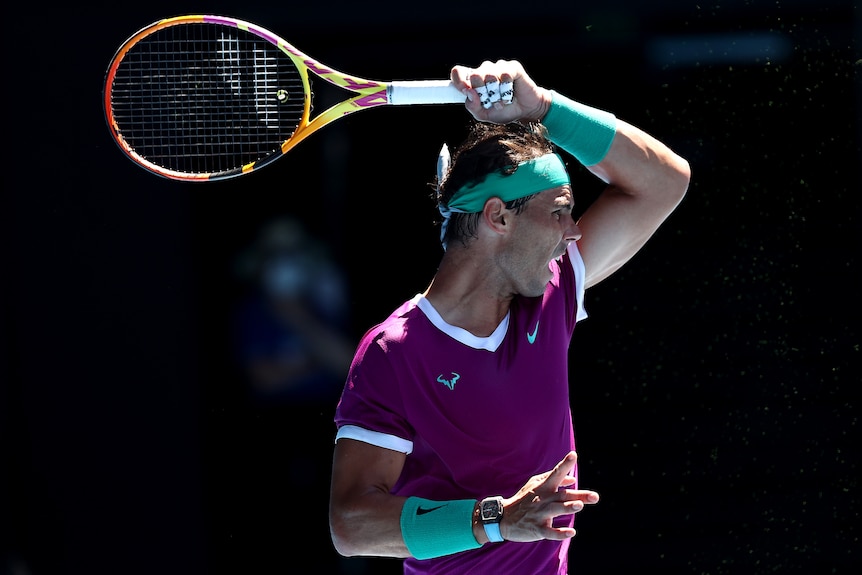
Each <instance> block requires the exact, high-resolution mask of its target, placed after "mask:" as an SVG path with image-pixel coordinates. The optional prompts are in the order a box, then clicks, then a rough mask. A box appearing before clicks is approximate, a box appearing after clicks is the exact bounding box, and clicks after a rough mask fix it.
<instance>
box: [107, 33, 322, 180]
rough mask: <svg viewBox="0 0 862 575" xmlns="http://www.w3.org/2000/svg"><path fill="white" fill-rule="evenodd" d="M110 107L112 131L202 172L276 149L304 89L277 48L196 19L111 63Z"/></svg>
mask: <svg viewBox="0 0 862 575" xmlns="http://www.w3.org/2000/svg"><path fill="white" fill-rule="evenodd" d="M111 107H112V113H113V116H114V121H115V124H116V126H117V130H118V132H119V133H120V135H121V136H122V138H123V139H124V140H125V142H126V144H127V145H128V146H129V147H130V148H131V149H132V150H134V152H135V153H136V154H138V155H139V156H141V157H142V158H144V159H145V160H146V161H149V162H151V163H153V164H156V165H158V166H161V167H163V168H166V169H169V170H173V171H177V172H186V173H194V174H210V173H219V172H227V171H233V170H236V169H239V168H241V167H243V166H246V165H248V164H250V163H254V162H259V161H261V160H263V159H265V158H267V157H269V156H273V155H274V154H278V153H280V152H281V145H282V144H283V143H284V142H285V141H286V140H288V139H289V138H290V137H291V135H292V134H293V133H294V131H295V130H296V128H297V126H298V125H299V123H300V122H301V120H302V117H303V113H304V109H305V90H304V87H303V82H302V76H301V75H300V73H299V70H298V69H297V68H296V66H295V65H294V64H293V62H292V61H291V60H290V58H289V57H287V56H286V55H285V54H284V53H283V52H281V50H279V49H278V48H277V47H276V46H274V45H272V44H271V43H269V42H266V41H264V40H262V39H261V38H259V37H257V36H255V35H253V34H251V33H248V32H246V31H244V30H241V29H239V28H233V27H229V26H224V25H220V24H209V23H199V24H188V25H182V26H171V27H168V28H164V29H162V30H158V31H156V32H154V33H153V34H150V35H149V36H146V37H145V38H143V39H142V40H141V41H139V42H138V43H137V44H135V45H134V46H132V47H131V48H130V49H129V51H128V53H127V54H126V55H125V57H124V59H123V60H122V62H121V63H120V65H119V67H118V68H117V71H116V74H115V77H114V80H113V83H112V87H111Z"/></svg>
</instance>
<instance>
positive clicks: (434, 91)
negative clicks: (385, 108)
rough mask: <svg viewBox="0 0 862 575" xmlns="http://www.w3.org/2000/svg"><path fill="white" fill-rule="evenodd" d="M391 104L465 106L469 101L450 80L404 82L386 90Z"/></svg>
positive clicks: (391, 85) (393, 84)
mask: <svg viewBox="0 0 862 575" xmlns="http://www.w3.org/2000/svg"><path fill="white" fill-rule="evenodd" d="M386 96H387V98H388V100H389V103H390V104H393V105H395V106H408V105H411V104H463V103H464V101H465V100H466V99H467V97H466V96H464V94H462V93H461V92H460V91H459V90H458V88H456V87H455V86H454V85H453V84H452V82H450V81H449V80H403V81H395V82H390V83H389V85H388V86H387V88H386Z"/></svg>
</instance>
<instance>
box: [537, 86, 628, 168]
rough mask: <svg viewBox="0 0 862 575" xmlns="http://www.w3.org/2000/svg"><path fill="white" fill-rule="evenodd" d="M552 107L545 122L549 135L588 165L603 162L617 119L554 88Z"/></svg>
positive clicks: (609, 146) (612, 138) (543, 121)
mask: <svg viewBox="0 0 862 575" xmlns="http://www.w3.org/2000/svg"><path fill="white" fill-rule="evenodd" d="M551 96H552V98H553V99H552V100H551V108H550V109H549V110H548V113H547V114H545V118H544V119H543V120H542V124H544V125H545V127H546V128H547V129H548V137H549V138H550V140H551V141H552V142H554V144H556V145H557V146H559V147H561V148H562V149H564V150H565V151H567V152H568V153H570V154H571V155H573V156H574V157H575V158H577V160H578V161H579V162H580V163H582V164H583V165H585V166H592V165H594V164H598V163H599V162H601V161H602V160H603V159H604V157H605V156H606V155H607V153H608V150H610V148H611V143H612V142H613V141H614V136H616V133H617V118H616V116H614V115H613V114H611V113H610V112H605V111H603V110H599V109H597V108H591V107H589V106H586V105H584V104H581V103H579V102H575V101H573V100H570V99H569V98H567V97H565V96H563V95H562V94H559V93H558V92H555V91H553V90H552V91H551Z"/></svg>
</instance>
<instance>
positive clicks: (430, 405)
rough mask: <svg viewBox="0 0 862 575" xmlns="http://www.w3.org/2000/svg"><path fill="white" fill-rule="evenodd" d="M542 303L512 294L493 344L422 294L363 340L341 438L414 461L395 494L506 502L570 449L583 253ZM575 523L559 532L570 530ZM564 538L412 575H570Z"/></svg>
mask: <svg viewBox="0 0 862 575" xmlns="http://www.w3.org/2000/svg"><path fill="white" fill-rule="evenodd" d="M551 268H552V269H553V271H554V277H553V279H552V280H551V282H550V283H549V284H548V286H547V287H546V289H545V293H544V295H543V296H542V297H535V298H526V297H516V298H515V299H514V300H513V301H512V305H511V308H510V311H509V315H508V316H507V317H506V319H504V321H503V322H502V323H501V324H500V326H499V327H498V328H497V330H496V331H495V332H494V333H493V334H492V335H491V336H490V337H487V338H480V337H476V336H474V335H472V334H470V333H468V332H466V331H464V330H462V329H460V328H457V327H454V326H451V325H448V324H446V323H445V322H444V321H443V319H442V318H441V317H440V316H439V314H437V312H436V311H435V310H434V308H433V307H432V306H431V305H430V304H429V303H428V301H427V300H425V298H424V297H422V296H421V295H417V296H415V297H414V298H413V299H411V300H409V301H407V302H405V303H404V304H403V305H401V307H399V308H398V309H397V310H395V311H394V312H393V313H392V314H391V315H390V316H389V317H388V318H386V320H385V321H383V322H382V323H380V324H379V325H377V326H375V327H373V328H372V329H370V330H369V331H368V332H367V333H366V334H365V335H364V336H363V338H362V340H361V341H360V344H359V347H358V350H357V353H356V356H355V358H354V360H353V365H352V366H351V368H350V372H349V374H348V377H347V382H346V385H345V388H344V391H343V393H342V396H341V400H340V401H339V403H338V407H337V409H336V414H335V423H336V426H337V427H338V435H337V439H336V441H337V440H338V439H340V438H342V437H349V438H352V439H358V440H361V441H365V442H368V443H372V444H374V445H378V446H381V447H386V448H388V449H394V450H397V451H401V452H403V453H406V454H407V459H406V462H405V465H404V469H403V471H402V473H401V477H400V479H399V480H398V482H397V483H396V484H395V486H394V487H393V489H392V493H394V494H396V495H401V496H410V495H415V496H418V497H424V498H426V499H432V500H449V499H482V498H484V497H487V496H490V495H502V496H504V497H510V496H512V495H513V494H515V493H516V492H517V491H518V489H520V488H521V487H522V486H523V485H524V483H526V481H527V480H528V479H529V478H530V477H532V476H533V475H536V474H539V473H544V472H546V471H548V470H550V469H552V468H553V467H554V466H555V465H556V464H557V463H559V461H560V460H561V459H562V458H563V457H564V456H565V455H566V453H568V452H569V451H570V450H574V449H575V439H574V431H573V427H572V416H571V409H570V405H569V382H568V350H569V344H570V342H571V339H572V334H573V333H574V329H575V324H576V322H577V321H578V320H580V319H583V318H584V317H586V313H585V311H584V309H583V294H584V288H583V281H584V280H583V278H584V266H583V261H582V260H581V257H580V254H579V253H578V251H577V245H576V244H575V243H574V242H573V243H571V244H570V245H569V250H568V253H567V254H566V255H565V256H564V257H563V260H562V265H558V264H557V262H551ZM573 522H574V516H573V515H569V516H564V517H558V518H557V521H556V522H555V524H557V525H572V524H573ZM568 549H569V540H565V541H537V542H532V543H516V542H511V541H506V542H503V543H490V544H486V545H484V546H482V547H481V548H479V549H475V550H471V551H465V552H462V553H456V554H453V555H448V556H445V557H439V558H435V559H429V560H421V561H420V560H416V559H413V558H408V559H405V560H404V573H405V574H420V573H421V574H432V573H433V574H437V573H440V574H442V573H445V574H446V575H458V574H467V573H494V574H495V575H504V574H506V573H512V574H516V573H517V574H524V573H529V574H531V575H541V574H553V575H565V574H566V573H567V556H568Z"/></svg>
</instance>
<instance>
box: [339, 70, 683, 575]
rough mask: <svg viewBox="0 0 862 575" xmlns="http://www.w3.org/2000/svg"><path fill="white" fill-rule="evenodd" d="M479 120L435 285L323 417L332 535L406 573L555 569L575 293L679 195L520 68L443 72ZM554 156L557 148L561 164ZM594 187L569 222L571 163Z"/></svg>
mask: <svg viewBox="0 0 862 575" xmlns="http://www.w3.org/2000/svg"><path fill="white" fill-rule="evenodd" d="M451 79H452V81H453V82H454V83H455V85H456V86H459V87H463V90H464V93H465V95H466V96H467V102H466V104H465V106H466V109H467V110H468V111H469V112H470V113H471V114H472V116H473V118H474V119H475V120H476V122H475V123H474V127H473V128H472V131H471V133H470V134H469V136H468V138H467V140H466V141H465V142H464V144H463V145H462V146H460V147H458V148H457V149H454V150H453V151H452V153H451V160H450V161H447V155H446V153H445V150H444V151H443V153H442V154H441V165H440V167H439V169H438V188H437V190H438V194H437V197H438V204H439V208H440V211H441V214H442V215H443V223H442V231H441V239H442V241H443V244H444V254H443V257H442V260H441V261H440V264H439V268H438V269H437V272H436V274H435V275H434V277H433V279H432V281H431V282H430V285H429V286H428V287H427V288H426V289H425V290H424V291H423V292H422V293H419V294H417V295H416V296H415V297H413V298H412V299H410V300H409V301H406V302H404V303H403V304H402V305H400V306H399V307H398V308H397V309H396V310H395V311H393V312H392V314H391V315H390V316H389V317H387V318H385V319H384V320H383V321H382V323H380V324H378V325H376V326H374V327H372V328H371V329H370V330H369V331H368V332H367V333H366V334H365V335H364V337H363V338H362V339H361V342H360V344H359V346H358V349H357V351H356V354H355V357H354V359H353V363H352V365H351V368H350V371H349V373H348V376H347V381H346V385H345V387H344V390H343V393H342V396H341V399H340V401H339V403H338V406H337V409H336V413H335V424H336V428H337V432H336V438H335V451H334V459H333V467H332V484H331V499H330V511H329V520H330V529H331V534H332V541H333V543H334V545H335V548H336V550H337V551H338V552H339V553H340V554H342V555H345V556H385V557H396V558H402V559H403V566H404V573H405V574H419V573H422V574H431V573H433V574H445V575H459V574H467V573H471V574H477V573H490V574H494V575H506V574H517V575H540V574H554V575H566V573H567V572H568V551H569V544H570V541H571V538H572V537H573V536H574V535H575V529H574V521H575V514H576V513H578V512H579V511H581V510H582V509H583V508H584V507H585V506H587V505H593V504H595V503H597V502H598V501H599V494H598V493H597V492H595V491H591V490H588V489H581V488H580V486H579V485H578V480H577V455H576V452H575V439H574V432H573V424H572V416H571V409H570V403H569V385H568V375H569V365H568V356H569V345H570V343H571V339H572V335H573V333H574V330H575V327H576V325H577V322H578V321H580V320H582V319H584V318H585V317H586V316H587V312H586V307H585V304H584V296H585V291H586V290H587V289H589V288H590V287H591V286H594V285H596V284H597V283H599V282H600V281H602V280H604V279H605V278H607V277H608V276H610V275H611V274H612V273H613V272H615V271H616V270H618V269H619V268H620V266H622V265H623V264H625V263H626V262H627V261H629V259H630V258H631V257H632V256H634V255H635V254H636V253H637V252H638V250H639V249H641V248H642V247H643V246H644V244H645V243H646V242H647V241H648V240H649V238H650V237H651V236H652V235H653V233H654V232H655V231H656V229H657V228H658V227H659V226H660V225H661V223H662V222H663V221H664V220H665V219H666V218H667V216H668V215H669V214H670V213H671V212H672V211H673V210H674V209H675V208H676V206H677V205H678V204H679V203H680V201H681V200H682V198H683V196H684V194H685V192H686V190H687V189H688V184H689V178H690V169H689V165H688V162H687V161H686V160H685V159H683V158H681V157H680V156H678V155H677V154H675V153H674V152H673V151H671V150H670V149H669V148H668V147H667V146H666V145H664V144H662V143H661V142H659V141H657V140H656V139H655V138H653V137H652V136H650V135H648V134H646V133H644V132H643V131H641V130H640V129H638V128H636V127H634V126H632V125H630V124H628V123H626V122H625V121H623V120H620V119H618V118H616V117H615V116H614V115H613V114H611V113H609V112H607V111H603V110H600V109H596V108H592V107H589V106H586V105H584V104H582V103H579V102H576V101H573V100H571V99H569V98H568V97H566V96H564V95H563V94H560V93H558V92H555V91H553V90H549V89H546V88H543V87H539V86H538V85H537V84H536V83H535V82H534V81H533V80H532V79H531V78H530V77H529V76H528V75H527V74H526V72H525V71H524V69H523V67H522V66H521V64H520V63H518V62H516V61H503V60H501V61H497V62H484V63H483V64H481V65H480V66H479V67H478V68H469V67H465V66H455V67H453V68H452V70H451ZM564 154H565V155H564ZM567 156H571V157H573V158H575V159H576V160H577V161H578V162H580V163H581V164H582V165H583V166H586V168H587V169H588V170H589V171H590V172H591V173H592V174H594V175H595V176H597V177H598V178H600V179H601V180H603V181H604V182H605V183H607V187H606V188H605V189H604V191H603V192H602V193H601V194H600V196H599V197H598V198H597V199H596V200H595V201H594V202H593V203H591V205H589V206H588V207H587V208H586V210H585V211H584V213H583V215H582V216H581V217H580V218H579V220H578V221H577V222H576V221H575V220H574V218H573V215H572V214H573V212H574V211H575V206H574V200H573V195H572V189H571V183H570V178H569V174H568V172H567V169H566V166H565V161H566V160H565V158H566V157H567Z"/></svg>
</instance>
